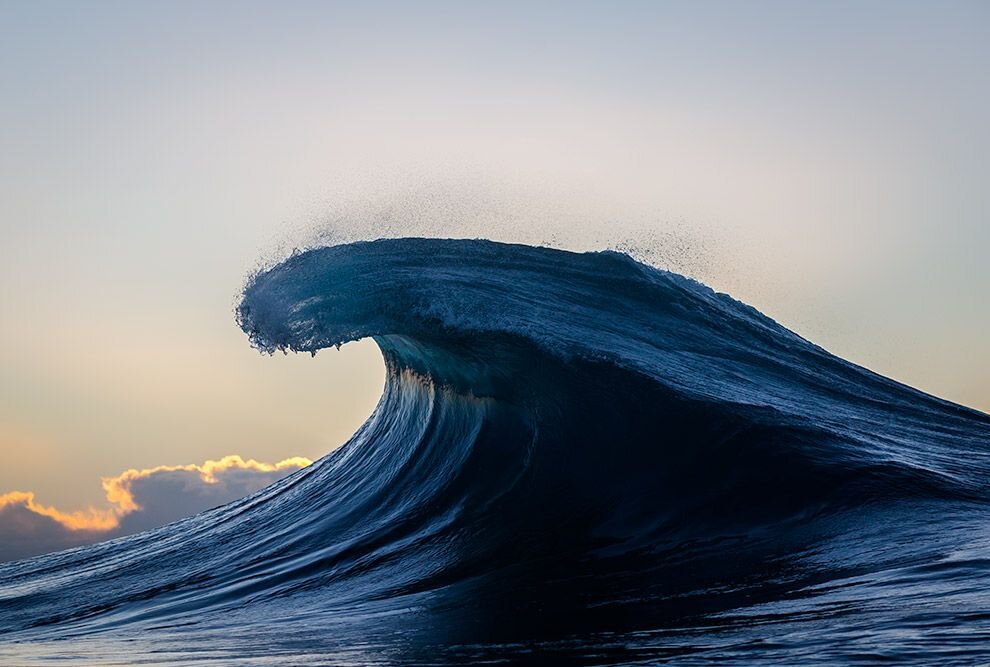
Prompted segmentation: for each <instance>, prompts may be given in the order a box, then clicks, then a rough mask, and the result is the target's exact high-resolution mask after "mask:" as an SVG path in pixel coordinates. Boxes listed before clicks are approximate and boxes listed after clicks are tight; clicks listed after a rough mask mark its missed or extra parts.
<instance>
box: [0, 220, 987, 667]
mask: <svg viewBox="0 0 990 667" xmlns="http://www.w3.org/2000/svg"><path fill="white" fill-rule="evenodd" d="M238 320H239V324H240V325H241V327H242V328H243V329H244V331H245V332H246V333H247V335H248V336H249V338H250V339H251V342H252V343H253V344H254V345H255V346H257V347H258V348H260V349H262V350H265V351H275V350H293V351H307V352H316V351H317V350H320V349H322V348H325V347H329V346H332V345H340V344H343V343H346V342H348V341H351V340H357V339H360V338H366V337H373V338H374V340H375V341H376V342H377V343H378V345H379V347H380V348H381V351H382V355H383V357H384V359H385V363H386V369H387V379H386V387H385V390H384V394H383V396H382V398H381V401H380V403H379V405H378V407H377V408H376V410H375V412H374V413H373V414H372V416H371V417H370V418H369V419H368V421H367V422H366V423H365V424H364V426H362V427H361V429H360V430H359V431H358V432H357V433H356V434H355V435H354V436H353V438H352V439H351V440H350V441H349V442H348V443H347V444H346V445H345V446H343V447H341V448H340V449H338V450H336V451H334V452H333V453H331V454H330V455H328V456H326V457H324V458H323V459H322V460H320V461H318V462H317V463H315V464H314V465H312V466H311V467H309V468H307V469H304V470H301V471H299V472H298V473H296V474H294V475H292V476H290V477H288V478H286V479H284V480H282V481H280V482H278V483H276V484H274V485H273V486H271V487H269V488H267V489H264V490H263V491H261V492H259V493H257V494H255V495H253V496H250V497H248V498H245V499H243V500H240V501H237V502H235V503H232V504H230V505H227V506H224V507H220V508H217V509H215V510H211V511H209V512H205V513H203V514H200V515H198V516H195V517H192V518H189V519H186V520H183V521H180V522H178V523H175V524H171V525H169V526H165V527H163V528H161V529H157V530H154V531H150V532H147V533H142V534H140V535H135V536H132V537H127V538H123V539H119V540H115V541H112V542H107V543H103V544H98V545H95V546H91V547H85V548H80V549H75V550H71V551H67V552H62V553H57V554H50V555H46V556H41V557H38V558H34V559H31V560H26V561H20V562H15V563H6V564H0V663H3V664H17V665H31V664H47V663H48V662H50V661H56V662H59V663H60V664H66V660H68V662H69V663H71V664H100V665H105V664H122V665H123V664H134V663H180V664H194V665H195V664H245V665H281V664H297V665H309V664H314V665H315V664H333V665H347V664H354V665H376V664H402V665H406V664H472V663H485V664H490V663H492V662H496V663H498V662H502V663H513V664H527V663H532V664H548V663H560V664H571V665H578V664H595V665H600V664H629V663H636V664H650V663H657V662H676V663H678V664H700V663H706V662H717V663H719V664H730V663H739V664H751V663H754V662H756V663H779V664H799V663H835V664H857V663H861V664H873V663H875V662H879V661H884V660H893V661H899V662H909V663H910V662H913V663H915V664H919V665H921V664H923V665H934V664H972V663H979V662H985V661H987V660H990V521H988V520H990V514H988V507H990V506H988V500H990V489H988V480H990V476H988V471H990V418H988V416H987V415H985V414H983V413H980V412H977V411H974V410H970V409H967V408H964V407H961V406H958V405H954V404H951V403H948V402H946V401H942V400H939V399H937V398H934V397H932V396H929V395H926V394H923V393H921V392H919V391H916V390H914V389H911V388H909V387H906V386H904V385H901V384H898V383H896V382H893V381H891V380H888V379H886V378H883V377H880V376H878V375H876V374H874V373H871V372H869V371H867V370H865V369H863V368H860V367H858V366H855V365H853V364H850V363H848V362H846V361H843V360H842V359H839V358H837V357H835V356H832V355H830V354H829V353H827V352H825V351H824V350H822V349H821V348H819V347H816V346H815V345H813V344H811V343H809V342H807V341H805V340H803V339H802V338H800V337H799V336H797V335H795V334H793V333H791V332H790V331H788V330H786V329H784V328H783V327H781V326H779V325H778V324H776V323H775V322H773V321H772V320H770V319H769V318H767V317H765V316H763V315H761V314H760V313H759V312H757V311H755V310H754V309H752V308H750V307H748V306H746V305H744V304H742V303H739V302H737V301H734V300H733V299H731V298H729V297H728V296H725V295H722V294H716V293H715V292H713V291H711V290H710V289H708V288H706V287H704V286H703V285H701V284H699V283H696V282H694V281H691V280H689V279H686V278H683V277H681V276H678V275H675V274H671V273H667V272H664V271H660V270H657V269H654V268H650V267H647V266H644V265H642V264H638V263H637V262H635V261H633V260H632V259H630V258H629V257H627V256H625V255H621V254H618V253H613V252H602V253H585V254H575V253H569V252H563V251H557V250H550V249H546V248H533V247H527V246H517V245H505V244H498V243H492V242H487V241H467V240H458V241H454V240H435V239H434V240H428V239H397V240H382V241H375V242H367V243H356V244H351V245H345V246H336V247H330V248H322V249H317V250H311V251H308V252H304V253H301V254H298V255H296V256H293V257H291V258H289V259H287V260H286V261H284V262H283V263H282V264H280V265H278V266H276V267H274V268H272V269H270V270H268V271H265V272H263V273H261V274H259V275H257V276H255V277H254V278H253V279H252V281H251V282H250V284H249V285H248V287H247V288H246V289H245V292H244V295H243V300H242V302H241V304H240V306H239V308H238ZM273 363H274V362H273Z"/></svg>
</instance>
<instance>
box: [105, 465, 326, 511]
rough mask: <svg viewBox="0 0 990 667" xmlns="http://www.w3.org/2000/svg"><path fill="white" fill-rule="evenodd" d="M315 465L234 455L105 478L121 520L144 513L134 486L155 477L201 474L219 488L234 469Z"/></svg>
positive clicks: (109, 495)
mask: <svg viewBox="0 0 990 667" xmlns="http://www.w3.org/2000/svg"><path fill="white" fill-rule="evenodd" d="M311 463H312V461H310V460H309V459H307V458H303V457H301V456H293V457H291V458H288V459H283V460H281V461H279V462H278V463H261V462H259V461H255V460H254V459H248V460H247V461H245V460H244V459H242V458H241V457H240V456H238V455H237V454H230V455H228V456H225V457H223V458H222V459H220V460H218V461H213V460H209V461H206V462H205V463H204V464H203V465H196V464H195V463H190V464H189V465H179V466H157V467H155V468H145V469H143V470H135V469H134V468H131V469H130V470H125V471H124V472H122V473H120V474H119V475H117V476H116V477H104V478H103V490H104V491H106V492H107V500H108V501H110V503H111V504H113V505H115V506H116V510H115V511H117V512H118V513H119V514H118V516H122V515H124V514H127V513H128V512H134V511H136V510H139V509H141V506H140V505H138V504H137V502H135V500H134V496H133V494H132V493H131V489H132V487H133V485H134V483H135V482H136V481H138V480H140V479H143V478H147V477H151V476H152V475H156V474H159V473H163V472H180V471H181V472H194V473H198V474H199V477H200V479H202V480H203V481H204V482H206V483H207V484H216V483H217V477H216V476H217V475H218V474H221V473H223V472H225V471H227V470H230V469H231V468H236V469H240V470H252V471H255V472H277V471H280V470H286V469H289V468H305V467H306V466H308V465H310V464H311Z"/></svg>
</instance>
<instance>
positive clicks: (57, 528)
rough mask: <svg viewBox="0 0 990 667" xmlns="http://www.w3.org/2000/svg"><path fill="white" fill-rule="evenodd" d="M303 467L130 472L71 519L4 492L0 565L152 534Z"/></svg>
mask: <svg viewBox="0 0 990 667" xmlns="http://www.w3.org/2000/svg"><path fill="white" fill-rule="evenodd" d="M310 463H312V461H310V460H309V459H305V458H302V457H293V458H288V459H285V460H283V461H279V462H278V463H262V462H259V461H255V460H254V459H248V460H247V461H245V460H244V459H242V458H241V457H240V456H237V455H236V454H234V455H231V456H225V457H223V458H222V459H219V460H216V461H213V460H210V461H206V462H205V463H203V464H202V465H197V464H189V465H178V466H158V467H155V468H146V469H143V470H136V469H133V468H132V469H130V470H125V471H124V472H122V473H120V474H119V475H117V476H116V477H104V478H103V490H104V491H105V492H106V496H107V502H108V507H106V508H102V509H100V508H92V507H91V508H88V509H86V510H82V511H73V512H66V511H62V510H59V509H57V508H55V507H51V506H48V505H44V504H42V503H40V502H38V500H37V499H36V498H35V495H34V493H31V492H29V491H12V492H10V493H6V494H3V495H0V561H5V560H16V559H19V558H27V557H29V556H34V555H38V554H42V553H47V552H50V551H58V550H60V549H67V548H69V547H74V546H80V545H83V544H91V543H93V542H98V541H101V540H105V539H110V538H113V537H119V536H121V535H129V534H131V533H136V532H140V531H142V530H147V529H149V528H155V527H157V526H161V525H164V524H166V523H170V522H172V521H175V520H177V519H181V518H183V517H187V516H191V515H193V514H197V513H199V512H202V511H203V510H207V509H210V508H212V507H217V506H218V505H223V504H226V503H229V502H231V501H233V500H237V499H238V498H242V497H244V496H246V495H248V494H250V493H253V492H255V491H257V490H259V489H262V488H264V487H266V486H268V485H269V484H271V483H272V482H274V481H276V480H278V479H281V478H282V477H285V476H286V475H288V474H289V473H291V472H294V471H295V470H299V469H300V468H304V467H306V466H308V465H310Z"/></svg>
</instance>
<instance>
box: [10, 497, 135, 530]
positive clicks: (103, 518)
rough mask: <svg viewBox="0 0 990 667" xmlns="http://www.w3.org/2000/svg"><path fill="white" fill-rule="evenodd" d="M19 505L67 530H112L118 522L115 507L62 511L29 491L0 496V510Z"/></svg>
mask: <svg viewBox="0 0 990 667" xmlns="http://www.w3.org/2000/svg"><path fill="white" fill-rule="evenodd" d="M16 505H20V506H22V507H24V508H25V509H27V510H29V511H30V512H33V513H35V514H38V515H40V516H46V517H48V518H49V519H53V520H54V521H56V522H57V523H60V524H61V525H62V526H64V527H65V528H68V529H69V530H98V531H108V530H113V529H114V528H116V527H117V525H118V524H119V523H120V515H119V514H118V510H117V509H110V510H98V509H94V508H92V507H91V508H89V509H87V510H83V511H77V512H62V511H61V510H58V509H56V508H54V507H51V506H48V505H42V504H40V503H38V502H36V501H35V499H34V494H33V493H32V492H30V491H11V492H10V493H5V494H3V495H2V496H0V511H2V510H4V509H6V508H7V507H8V506H16Z"/></svg>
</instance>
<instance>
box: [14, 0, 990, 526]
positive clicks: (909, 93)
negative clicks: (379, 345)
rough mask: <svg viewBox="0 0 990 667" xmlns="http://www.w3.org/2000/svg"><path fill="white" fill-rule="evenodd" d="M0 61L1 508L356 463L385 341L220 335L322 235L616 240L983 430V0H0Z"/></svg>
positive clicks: (989, 362) (986, 62)
mask: <svg viewBox="0 0 990 667" xmlns="http://www.w3.org/2000/svg"><path fill="white" fill-rule="evenodd" d="M489 4H490V6H488V5H489ZM0 63H2V67H0V95H2V102H3V103H2V104H0V229H2V234H3V236H2V238H3V243H2V244H0V286H2V288H0V369H2V372H0V454H2V459H3V464H2V465H0V494H2V493H3V492H4V491H13V490H20V491H31V492H33V493H34V494H35V495H36V497H37V499H38V500H39V501H42V502H44V503H46V504H52V505H58V506H59V507H60V508H65V509H67V510H72V509H83V508H86V507H88V506H91V505H92V506H100V504H101V503H104V504H105V500H104V490H103V489H102V488H101V485H100V481H99V480H100V478H101V477H113V476H116V475H118V474H120V473H121V472H122V471H124V470H127V469H129V468H137V469H141V468H153V467H155V466H159V465H189V464H193V463H197V464H198V463H202V462H203V461H205V460H207V459H211V458H212V459H218V458H220V457H222V456H224V455H228V454H238V455H240V456H243V457H244V458H245V459H247V458H257V459H258V460H260V461H268V462H275V461H279V460H282V459H285V458H287V457H291V456H303V457H307V458H311V459H315V458H317V457H319V456H321V455H322V454H324V453H326V452H327V451H329V450H330V449H332V448H333V447H335V446H337V445H339V444H340V443H342V442H343V441H344V440H346V438H347V437H348V435H350V433H352V432H353V431H354V429H355V428H356V427H357V426H358V425H359V424H360V423H361V422H362V421H363V420H364V418H365V417H366V416H367V415H368V414H369V413H370V411H371V410H372V409H373V407H374V404H375V402H376V400H377V398H378V395H379V391H380V389H381V384H382V368H381V360H380V357H379V356H378V353H377V350H376V349H375V347H374V346H373V345H372V344H370V343H367V342H362V343H358V344H354V345H350V346H347V347H345V348H344V349H343V350H342V351H341V352H330V353H326V354H321V355H320V356H319V357H317V358H316V359H311V358H309V357H308V356H298V357H281V356H277V357H275V358H269V357H265V356H262V355H259V354H258V353H257V352H255V351H253V350H252V349H251V348H250V347H249V346H248V344H247V341H246V339H245V337H244V336H243V334H242V333H241V332H240V331H239V330H238V329H237V327H236V326H235V324H234V321H233V317H232V314H231V310H232V306H233V304H234V303H235V301H236V296H237V293H238V290H239V288H240V286H241V284H242V283H243V281H244V279H245V276H246V275H247V274H248V272H250V271H251V270H252V269H254V268H256V267H258V266H259V265H262V264H265V263H270V262H271V261H274V260H275V259H277V258H278V257H280V256H283V255H284V253H285V252H287V251H288V250H290V249H291V248H292V247H293V246H295V245H305V244H307V243H311V242H313V241H314V239H315V240H319V239H351V238H362V237H368V236H375V235H379V234H388V235H395V234H414V235H430V234H441V235H448V236H464V235H468V236H475V235H485V236H490V237H493V238H497V239H502V240H515V241H528V242H552V243H555V244H557V245H560V246H563V247H569V248H575V249H584V248H596V247H605V246H621V247H629V248H632V249H634V250H636V251H637V252H638V253H639V254H640V255H641V256H643V257H646V258H648V259H651V260H653V261H655V262H658V263H660V264H663V265H666V266H669V267H672V268H674V269H677V270H680V271H683V272H687V273H690V274H692V275H694V276H696V277H699V278H701V279H702V280H704V281H705V282H707V283H709V284H711V285H712V286H713V287H715V288H717V289H720V290H723V291H728V292H730V293H731V294H733V295H734V296H736V297H738V298H741V299H742V300H744V301H747V302H749V303H751V304H753V305H755V306H757V307H758V308H760V309H761V310H763V311H764V312H766V313H767V314H769V315H771V316H772V317H774V318H775V319H777V320H779V321H781V322H782V323H783V324H785V325H787V326H789V327H791V328H793V329H795V330H796V331H798V332H799V333H801V334H802V335H804V336H806V337H808V338H810V339H812V340H814V341H815V342H817V343H819V344H821V345H823V346H824V347H826V348H827V349H829V350H830V351H832V352H835V353H837V354H839V355H840V356H843V357H846V358H848V359H851V360H853V361H855V362H858V363H861V364H863V365H866V366H868V367H870V368H872V369H874V370H877V371H879V372H881V373H883V374H886V375H889V376H892V377H894V378H896V379H898V380H901V381H903V382H907V383H908V384H911V385H914V386H917V387H919V388H921V389H924V390H926V391H929V392H932V393H935V394H937V395H939V396H942V397H945V398H948V399H951V400H954V401H958V402H962V403H965V404H967V405H970V406H973V407H976V408H979V409H982V410H990V380H988V379H990V351H988V347H987V345H986V338H987V332H988V331H990V306H988V302H987V296H986V295H987V292H988V287H990V261H988V259H987V254H988V248H990V182H988V181H990V169H988V166H987V165H988V163H987V160H988V158H987V156H988V155H990V123H988V122H987V119H988V118H990V5H988V4H987V3H985V2H972V3H967V2H930V3H913V2H903V1H897V2H856V3H846V2H830V3H820V4H818V5H812V4H810V3H790V2H781V3H770V2H739V3H721V2H708V3H695V2H686V3H661V2H649V3H594V4H590V3H589V4H584V3H566V4H541V5H540V6H539V7H534V6H531V5H530V4H529V3H520V4H515V5H513V4H506V3H486V4H485V5H476V6H465V5H463V4H462V3H449V4H448V3H445V4H429V5H422V4H415V5H414V4H412V3H404V4H377V3H360V4H357V3H355V4H353V5H345V4H335V3H292V2H288V3H286V2H280V3H269V4H262V3H246V2H238V3H223V2H212V3H182V2H179V3H175V2H168V3H150V2H142V3H127V2H91V3H78V2H71V3H50V2H20V3H15V2H6V3H3V4H2V5H0Z"/></svg>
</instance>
